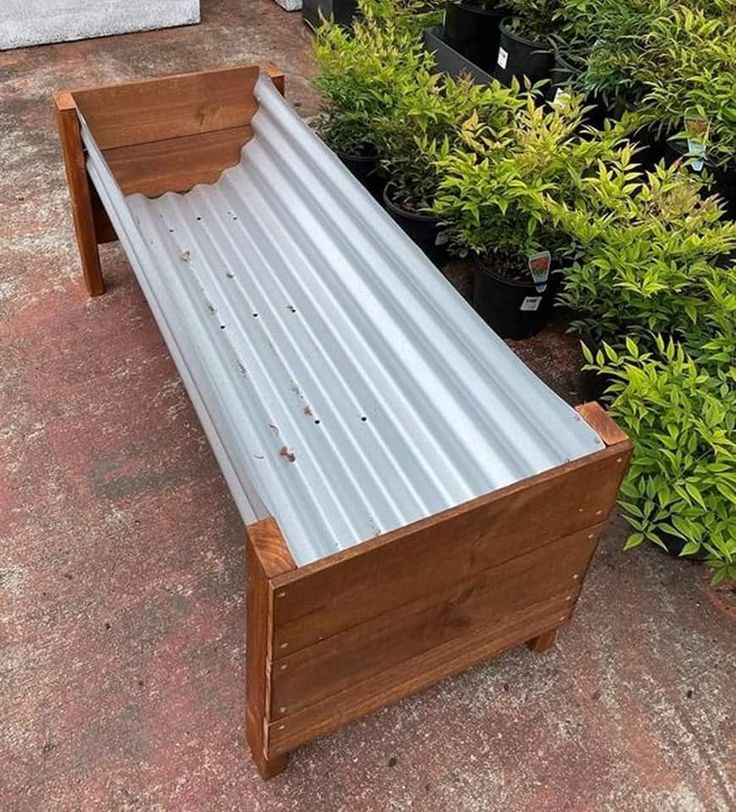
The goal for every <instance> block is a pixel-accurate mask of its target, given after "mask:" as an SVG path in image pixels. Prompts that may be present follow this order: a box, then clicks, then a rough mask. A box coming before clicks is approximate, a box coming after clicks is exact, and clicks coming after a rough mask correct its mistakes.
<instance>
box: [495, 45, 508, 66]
mask: <svg viewBox="0 0 736 812" xmlns="http://www.w3.org/2000/svg"><path fill="white" fill-rule="evenodd" d="M508 61H509V52H508V51H507V50H506V49H505V48H499V49H498V59H497V60H496V62H498V65H499V67H501V68H505V67H506V63H507V62H508Z"/></svg>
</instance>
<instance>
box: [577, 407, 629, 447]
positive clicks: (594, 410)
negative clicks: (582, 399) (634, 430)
mask: <svg viewBox="0 0 736 812" xmlns="http://www.w3.org/2000/svg"><path fill="white" fill-rule="evenodd" d="M575 411H576V412H577V413H578V414H579V415H580V416H581V417H582V418H583V420H585V422H586V423H587V424H588V425H589V426H590V427H591V428H592V429H593V431H595V433H596V434H597V435H598V436H599V437H600V438H601V440H603V442H604V443H605V444H606V445H607V446H613V445H621V446H622V450H624V447H626V446H627V447H628V448H629V450H630V449H631V441H630V440H629V437H628V435H627V434H626V432H625V431H624V430H623V429H622V428H621V427H620V426H619V425H618V424H617V423H616V422H615V421H614V420H613V419H612V418H611V417H609V415H608V413H607V412H606V410H605V409H604V408H603V407H602V406H601V404H600V403H598V401H595V400H594V401H591V402H590V403H581V404H580V405H579V406H576V407H575Z"/></svg>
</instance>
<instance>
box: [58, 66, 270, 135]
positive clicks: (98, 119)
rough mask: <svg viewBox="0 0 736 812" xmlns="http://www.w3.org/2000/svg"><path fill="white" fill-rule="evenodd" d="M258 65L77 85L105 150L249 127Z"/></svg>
mask: <svg viewBox="0 0 736 812" xmlns="http://www.w3.org/2000/svg"><path fill="white" fill-rule="evenodd" d="M257 78H258V67H257V66H250V67H237V68H226V69H221V70H214V71H205V72H200V73H188V74H180V75H178V76H168V77H163V78H159V79H151V80H148V81H136V82H129V83H125V84H119V85H111V86H109V87H101V88H95V89H92V90H77V91H73V96H74V100H75V102H76V104H77V106H78V107H79V110H80V111H81V112H82V115H83V116H84V118H85V119H86V121H87V123H88V124H89V126H90V128H91V130H92V132H93V134H94V137H95V141H96V142H97V145H98V146H99V147H100V149H102V150H106V149H112V148H115V147H124V146H130V145H131V144H145V143H148V142H150V141H160V140H163V139H168V138H176V137H180V136H186V135H194V134H196V133H204V132H210V131H212V130H226V129H230V128H231V127H243V126H245V125H247V124H249V123H250V120H251V118H252V117H253V115H254V113H255V112H256V110H257V108H258V105H257V102H256V100H255V97H254V96H253V88H254V86H255V83H256V80H257Z"/></svg>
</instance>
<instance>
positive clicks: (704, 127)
mask: <svg viewBox="0 0 736 812" xmlns="http://www.w3.org/2000/svg"><path fill="white" fill-rule="evenodd" d="M709 129H710V127H709V125H708V119H705V118H689V119H687V120H686V121H685V133H686V134H687V151H688V153H690V156H691V158H692V161H691V164H690V165H691V166H692V168H693V169H694V170H695V171H696V172H702V171H703V167H704V166H705V144H706V141H707V140H708V130H709Z"/></svg>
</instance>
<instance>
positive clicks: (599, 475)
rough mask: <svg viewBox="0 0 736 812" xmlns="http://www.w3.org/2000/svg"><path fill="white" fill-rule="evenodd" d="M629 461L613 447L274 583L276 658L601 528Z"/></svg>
mask: <svg viewBox="0 0 736 812" xmlns="http://www.w3.org/2000/svg"><path fill="white" fill-rule="evenodd" d="M627 461H628V449H627V448H626V447H623V446H621V447H619V446H613V447H611V448H607V449H605V450H603V451H599V452H596V453H594V454H591V455H589V456H587V457H585V458H584V459H582V460H576V461H574V462H571V463H567V464H565V465H563V466H560V467H558V468H555V469H552V470H551V471H547V472H545V473H543V474H540V475H538V476H535V477H530V478H529V479H526V480H523V481H522V482H518V483H515V484H514V485H510V486H509V487H507V488H502V489H500V490H498V491H495V492H494V493H491V494H488V495H486V496H483V497H481V498H479V499H475V500H473V501H471V502H468V503H466V504H464V505H460V506H458V507H457V508H452V509H451V510H447V511H443V512H442V513H438V514H435V515H434V516H431V517H430V518H428V519H425V520H422V521H419V522H415V523H414V524H411V525H408V526H406V527H403V528H401V529H400V530H398V531H395V532H392V533H387V534H385V535H384V536H380V537H378V538H376V539H372V540H370V541H367V542H364V543H363V544H361V545H358V546H356V547H353V548H351V549H349V550H345V551H342V552H340V553H337V554H335V555H333V556H329V557H327V558H324V559H322V560H321V561H318V562H315V563H314V564H310V565H308V566H306V567H300V568H299V569H298V570H295V571H293V572H290V573H287V574H286V575H284V576H280V577H277V578H276V579H275V585H276V586H277V587H278V588H279V589H283V590H284V591H285V592H286V594H287V599H284V600H282V601H279V602H278V603H277V605H276V628H275V639H276V642H277V644H278V645H277V649H276V657H277V658H281V657H284V656H287V655H290V654H292V653H293V652H295V651H298V650H300V649H301V648H304V647H306V646H308V645H310V644H312V643H314V642H316V641H317V640H319V639H321V638H325V637H329V636H331V635H334V634H337V633H338V632H340V631H342V630H344V629H347V628H350V627H352V626H356V625H358V624H359V623H362V622H365V621H366V620H368V619H370V618H371V617H373V616H374V615H376V614H378V613H381V612H386V611H388V610H389V609H391V608H394V607H397V606H401V605H402V604H406V603H409V602H410V601H412V600H415V599H417V598H418V597H419V596H421V595H422V594H425V593H426V592H427V591H429V590H435V591H441V590H443V589H448V588H451V587H452V586H453V585H454V584H456V583H458V582H459V581H462V580H464V579H465V578H468V577H469V576H471V575H472V574H474V573H476V572H477V571H478V570H482V569H486V568H488V567H491V566H494V565H497V564H500V563H502V562H503V561H505V560H509V559H511V558H514V557H516V556H518V555H520V554H523V553H525V552H528V551H529V550H532V549H534V548H535V547H538V546H541V545H542V544H546V543H548V542H550V541H554V540H555V539H557V538H561V537H563V536H569V535H572V534H573V533H576V532H578V531H580V530H582V529H584V528H586V527H592V526H595V525H597V524H600V523H601V522H602V521H604V520H605V518H606V516H607V515H608V513H609V511H610V510H611V508H612V507H613V505H614V503H615V498H616V493H617V490H618V486H619V484H620V481H621V478H622V476H623V474H624V472H625V470H626V465H627ZM520 642H524V641H520ZM284 644H285V645H284Z"/></svg>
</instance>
